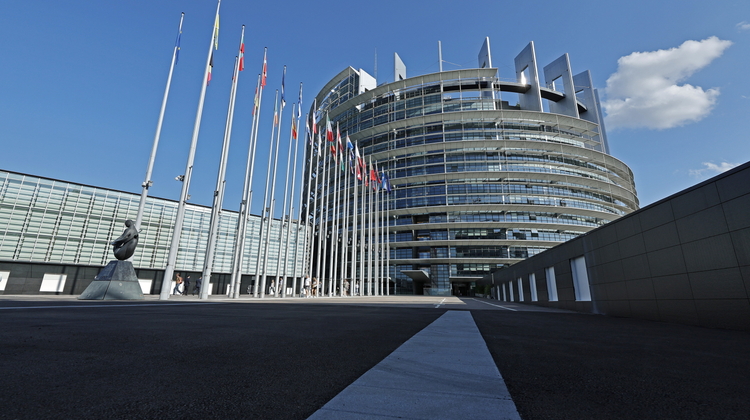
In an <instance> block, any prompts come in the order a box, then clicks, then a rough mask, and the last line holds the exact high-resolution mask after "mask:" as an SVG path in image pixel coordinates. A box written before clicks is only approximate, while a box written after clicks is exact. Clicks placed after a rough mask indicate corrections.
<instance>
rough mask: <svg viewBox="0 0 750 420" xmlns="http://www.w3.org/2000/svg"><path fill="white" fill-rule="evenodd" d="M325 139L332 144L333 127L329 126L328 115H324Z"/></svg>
mask: <svg viewBox="0 0 750 420" xmlns="http://www.w3.org/2000/svg"><path fill="white" fill-rule="evenodd" d="M326 138H327V139H328V141H330V142H331V143H333V126H331V120H329V119H328V114H326Z"/></svg>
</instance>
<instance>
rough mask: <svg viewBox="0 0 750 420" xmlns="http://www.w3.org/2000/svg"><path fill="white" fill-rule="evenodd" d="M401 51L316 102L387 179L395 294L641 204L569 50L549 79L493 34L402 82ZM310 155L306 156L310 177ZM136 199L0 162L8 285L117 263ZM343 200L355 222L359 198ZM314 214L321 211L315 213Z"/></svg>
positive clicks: (347, 190)
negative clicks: (499, 62)
mask: <svg viewBox="0 0 750 420" xmlns="http://www.w3.org/2000/svg"><path fill="white" fill-rule="evenodd" d="M394 58H395V60H394V61H395V65H394V81H393V82H391V83H384V84H381V85H378V84H377V81H376V80H375V78H373V77H372V76H370V75H369V74H367V73H366V72H365V71H363V70H361V69H360V70H356V69H354V68H352V67H349V68H346V69H344V70H343V71H342V72H340V73H339V74H338V75H336V76H335V77H334V78H333V79H331V81H330V82H328V83H327V84H326V85H325V86H324V87H323V89H321V91H320V93H319V94H318V95H317V97H316V103H317V109H314V110H312V111H313V112H315V113H316V115H317V116H318V121H319V123H321V124H323V123H325V118H326V116H327V118H330V120H331V121H332V122H333V123H334V124H338V126H339V128H340V130H341V133H342V135H348V136H349V137H350V138H351V140H352V141H353V142H354V143H356V144H357V146H358V148H359V150H360V151H361V152H362V154H363V155H364V156H365V157H366V158H367V159H371V160H372V162H373V163H375V162H377V165H378V168H380V169H382V170H383V171H384V172H385V173H386V174H387V175H388V177H389V178H390V180H391V184H392V185H393V191H392V192H391V193H390V194H384V195H383V197H384V198H385V200H384V201H383V202H382V203H381V207H384V208H388V209H389V220H388V227H387V230H388V236H389V243H390V267H389V274H388V276H384V277H389V278H390V282H389V288H390V287H394V286H395V287H396V292H397V293H399V294H400V293H415V294H431V295H450V294H466V293H468V292H469V291H470V287H471V286H472V284H473V282H474V281H476V280H477V279H479V278H481V277H483V276H485V275H486V274H488V273H490V271H492V270H494V269H497V268H499V267H505V266H508V265H510V264H513V263H515V262H518V261H521V260H523V259H525V258H527V257H529V256H532V255H535V254H538V253H540V252H541V251H544V250H545V249H548V248H551V247H554V246H555V245H558V244H560V243H562V242H564V241H567V240H569V239H572V238H575V237H577V236H579V235H582V234H584V233H586V232H588V231H590V230H592V229H594V228H597V227H599V226H602V225H604V224H606V223H608V222H610V221H612V220H614V219H617V218H619V217H621V216H624V215H626V214H628V213H630V212H633V211H635V210H637V209H638V199H637V197H636V191H635V184H634V180H633V174H632V172H631V170H630V169H629V168H628V167H627V165H625V164H624V163H623V162H621V161H620V160H618V159H616V158H614V157H612V156H611V155H610V154H609V146H608V144H607V136H606V132H605V129H604V124H603V120H602V111H601V108H600V104H599V99H598V96H597V91H596V89H594V88H593V85H592V79H591V75H590V74H589V72H588V71H583V72H580V73H577V74H573V71H572V70H571V64H570V61H569V58H568V55H567V54H564V55H562V56H561V57H560V58H558V59H557V60H554V61H553V62H552V63H550V64H548V65H546V66H544V67H543V68H542V74H541V75H540V73H539V70H538V66H537V62H536V55H535V51H534V44H533V42H532V43H529V44H528V45H527V46H526V48H524V49H523V51H521V52H520V53H519V54H518V56H516V58H515V74H514V75H500V74H498V70H497V68H495V67H493V65H492V59H491V53H490V47H489V39H486V40H485V42H484V44H483V45H482V47H481V49H480V52H479V63H478V66H477V68H475V69H461V70H450V71H440V72H438V73H432V74H426V75H419V76H414V77H407V73H406V66H405V65H404V64H403V62H402V61H401V59H400V58H399V57H398V55H395V56H394ZM501 76H504V78H503V77H501ZM509 76H510V79H508V78H507V77H509ZM511 79H512V80H511ZM311 162H312V163H311ZM316 163H317V160H316V159H315V157H314V156H313V158H312V159H308V168H306V170H305V171H303V173H308V169H311V168H310V166H317V165H316ZM316 171H317V169H316ZM353 184H354V181H353V180H351V182H350V183H349V184H348V185H344V183H342V185H341V186H340V190H341V191H340V192H341V194H339V195H335V194H322V193H321V191H319V190H317V191H316V192H314V193H311V194H309V196H312V197H313V198H314V197H316V196H317V197H324V199H325V200H328V202H327V205H326V206H327V207H329V208H332V209H338V210H339V212H338V214H339V215H340V216H338V217H339V218H343V215H344V212H343V209H340V207H341V206H344V201H345V200H344V199H342V198H341V197H346V196H347V194H351V189H352V188H353ZM308 191H309V190H308ZM334 197H337V198H339V201H337V202H334V201H333V199H334ZM139 198H140V196H139V194H136V193H129V192H123V191H114V190H108V189H106V188H102V187H94V186H88V185H80V184H74V183H69V182H65V181H60V180H54V179H47V178H41V177H36V176H33V175H26V174H20V173H14V172H8V171H2V170H0V293H5V294H21V293H26V294H29V293H40V292H41V293H61V294H80V293H81V292H82V291H83V290H84V289H85V288H86V286H87V285H88V284H89V283H90V281H91V280H92V279H93V277H94V276H96V275H97V273H98V271H99V270H100V269H101V268H102V267H103V266H104V265H106V264H107V262H108V261H109V260H111V259H113V258H112V255H111V253H110V252H111V247H110V246H109V242H111V241H112V240H113V239H115V238H116V237H117V236H119V234H120V233H121V232H122V230H123V228H124V224H123V222H124V220H126V219H134V216H135V213H136V211H137V207H138V201H139ZM346 209H347V210H348V211H349V213H350V214H349V218H351V213H352V212H353V208H351V206H349V207H347V208H346ZM176 210H177V202H176V201H173V200H167V199H160V198H153V197H152V198H149V200H148V202H147V206H146V210H145V215H144V220H143V223H142V229H141V239H140V243H139V246H138V248H137V249H136V254H135V256H134V258H133V262H134V265H135V268H136V273H137V275H138V277H139V279H141V286H142V289H143V290H144V292H145V293H158V291H159V288H160V285H161V282H162V281H163V273H164V269H165V266H166V259H167V253H168V250H169V245H170V244H169V241H170V240H171V237H172V230H173V228H174V221H175V216H176ZM359 211H360V212H361V209H360V210H359ZM210 213H211V209H210V208H208V207H204V206H198V205H188V208H187V213H186V216H185V225H184V227H183V232H182V237H181V241H180V246H179V251H178V256H177V261H176V264H175V270H176V271H177V272H183V273H187V274H193V276H198V275H200V272H201V271H202V268H203V263H204V258H205V254H206V252H205V251H206V245H207V242H208V229H209V219H210ZM306 214H307V215H308V216H307V217H306V219H308V220H316V218H314V217H312V215H313V214H314V213H313V211H312V209H307V213H306ZM317 219H318V220H319V217H318V218H317ZM236 223H237V213H236V212H232V211H224V212H223V213H222V216H221V219H220V232H219V238H218V243H217V248H216V253H215V260H214V264H213V266H214V270H213V271H214V274H213V276H212V288H211V292H212V293H214V294H218V293H226V290H227V289H226V288H227V285H228V282H229V276H230V271H231V264H232V261H231V259H232V249H231V248H232V245H233V243H234V235H235V226H236ZM308 225H309V224H308ZM280 226H281V222H280V221H278V220H274V221H273V226H272V234H271V238H272V241H271V245H270V247H271V248H270V252H269V255H270V260H271V261H269V264H268V267H269V270H268V272H267V274H269V275H275V270H274V269H275V267H276V261H277V260H276V259H277V258H279V252H278V251H279V249H280V247H279V243H280V242H279V240H283V241H285V238H281V237H280V235H279V231H278V229H279V227H280ZM341 226H345V224H341ZM348 226H352V225H351V224H349V225H348ZM259 228H260V226H259V217H257V216H256V217H254V218H253V219H252V220H251V221H250V224H249V229H248V234H247V237H248V240H246V242H245V243H246V249H245V255H246V256H250V258H244V267H243V270H242V272H243V274H244V276H243V279H242V281H243V285H242V286H241V290H242V292H243V293H244V292H245V290H246V285H247V284H249V283H250V281H251V277H252V276H251V274H253V273H254V272H255V261H256V260H257V255H258V251H259V249H258V248H259V243H258V241H257V240H255V241H254V240H252V238H258V237H259V234H258V232H259ZM299 229H300V230H301V232H302V233H301V234H300V235H296V232H295V231H294V230H292V235H294V236H293V237H292V238H291V239H292V240H291V241H290V244H291V245H290V249H289V254H288V258H289V267H294V268H293V270H294V274H295V277H296V278H300V277H301V276H302V275H303V274H307V273H309V272H310V270H311V269H312V268H313V266H312V265H313V264H315V260H316V258H315V257H316V256H315V255H314V254H313V255H310V252H309V249H315V248H314V247H312V245H311V244H310V242H311V239H312V238H311V237H313V232H314V229H309V230H308V231H306V228H305V224H304V223H303V224H302V225H301V227H300V228H299ZM305 250H308V252H306V251H305ZM323 257H324V259H323V260H324V261H325V257H330V255H326V256H323ZM194 278H197V277H194ZM381 290H382V289H381ZM390 290H392V289H390Z"/></svg>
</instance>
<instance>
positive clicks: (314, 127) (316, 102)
mask: <svg viewBox="0 0 750 420" xmlns="http://www.w3.org/2000/svg"><path fill="white" fill-rule="evenodd" d="M317 107H318V98H315V99H313V108H312V111H313V112H312V114H310V122H311V123H312V126H313V127H312V129H313V134H318V125H317V124H315V113H316V112H317V109H316V108H317Z"/></svg>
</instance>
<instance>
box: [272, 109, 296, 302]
mask: <svg viewBox="0 0 750 420" xmlns="http://www.w3.org/2000/svg"><path fill="white" fill-rule="evenodd" d="M296 107H297V104H292V114H294V111H295V109H296ZM291 122H292V124H291V126H290V127H289V149H288V150H287V154H286V155H287V158H286V176H285V177H284V202H283V204H282V206H281V227H280V228H279V258H278V259H277V260H276V294H275V296H276V297H278V296H279V289H282V287H283V291H282V293H281V296H282V297H286V259H287V257H288V256H289V252H288V250H289V227H290V225H291V224H292V219H291V217H289V218H287V208H286V205H287V198H288V197H287V195H288V194H289V171H290V170H291V168H290V163H291V162H292V148H293V142H294V115H292V121H291ZM292 188H294V185H292ZM290 204H293V203H291V200H290ZM290 214H291V213H290ZM284 223H286V226H287V229H286V232H287V236H286V239H287V241H286V244H287V246H285V247H282V246H281V244H282V243H283V240H284ZM282 255H283V256H284V272H283V273H282V272H281V258H282ZM282 275H283V276H282ZM282 278H283V279H284V284H282V282H281V280H282Z"/></svg>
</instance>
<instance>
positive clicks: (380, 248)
mask: <svg viewBox="0 0 750 420" xmlns="http://www.w3.org/2000/svg"><path fill="white" fill-rule="evenodd" d="M378 176H380V174H378ZM378 195H379V196H380V207H379V208H378V212H379V213H378V214H380V234H379V235H378V251H379V255H378V262H379V264H380V268H379V269H378V273H380V295H381V296H383V295H385V290H384V287H383V286H384V283H385V281H387V277H386V276H385V267H384V266H383V262H384V261H385V250H384V248H383V242H384V241H383V230H384V227H385V223H384V222H383V215H384V214H385V212H384V211H383V204H386V203H385V196H384V195H383V180H382V178H381V180H380V187H379V188H378Z"/></svg>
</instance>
